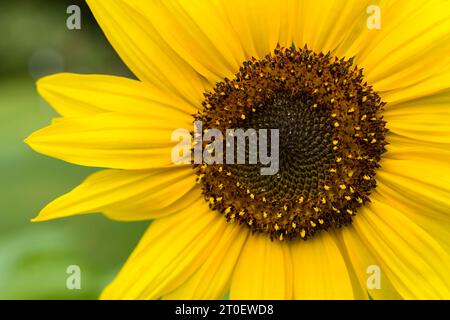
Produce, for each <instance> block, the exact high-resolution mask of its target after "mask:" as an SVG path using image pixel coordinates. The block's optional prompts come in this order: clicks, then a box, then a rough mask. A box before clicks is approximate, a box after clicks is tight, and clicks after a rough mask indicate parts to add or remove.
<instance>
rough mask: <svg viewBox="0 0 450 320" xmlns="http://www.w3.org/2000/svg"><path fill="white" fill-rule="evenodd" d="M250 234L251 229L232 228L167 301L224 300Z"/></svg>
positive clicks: (228, 229)
mask: <svg viewBox="0 0 450 320" xmlns="http://www.w3.org/2000/svg"><path fill="white" fill-rule="evenodd" d="M247 234H248V229H247V228H245V227H242V226H239V225H229V226H228V227H227V228H226V229H225V231H224V233H223V236H222V237H221V238H220V240H219V241H218V242H217V243H216V244H215V248H214V249H213V250H212V252H211V254H210V255H209V256H208V258H207V259H206V261H205V263H204V264H203V265H202V266H201V267H200V269H199V270H198V271H196V272H195V273H194V274H193V275H192V276H191V277H190V278H189V280H187V281H186V282H185V283H184V284H183V285H182V286H180V287H179V288H177V289H176V290H175V291H173V292H171V293H169V294H167V295H165V296H164V297H163V299H169V300H174V299H182V300H185V299H202V300H204V299H223V298H224V297H225V294H226V293H227V291H228V290H229V289H230V282H231V275H232V273H233V270H234V267H235V265H236V262H237V260H238V258H239V255H240V253H241V250H242V247H243V245H244V243H245V240H246V239H247Z"/></svg>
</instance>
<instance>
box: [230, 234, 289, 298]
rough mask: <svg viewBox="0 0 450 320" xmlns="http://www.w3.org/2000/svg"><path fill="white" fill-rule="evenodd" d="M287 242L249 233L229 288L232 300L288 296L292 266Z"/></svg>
mask: <svg viewBox="0 0 450 320" xmlns="http://www.w3.org/2000/svg"><path fill="white" fill-rule="evenodd" d="M291 263H292V261H291V255H290V252H289V247H288V244H287V243H280V242H278V241H270V239H268V237H267V235H251V236H249V238H248V239H247V242H246V244H245V245H244V248H243V250H242V253H241V256H240V258H239V261H238V263H237V265H236V270H235V272H234V274H233V278H232V281H231V289H230V298H231V299H239V300H240V299H252V300H253V299H291V298H292V281H293V279H292V266H291Z"/></svg>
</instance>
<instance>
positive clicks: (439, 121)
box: [384, 90, 450, 143]
mask: <svg viewBox="0 0 450 320" xmlns="http://www.w3.org/2000/svg"><path fill="white" fill-rule="evenodd" d="M449 103H450V91H449V90H447V91H445V92H441V93H439V94H436V95H435V96H430V97H427V98H421V99H416V100H413V101H409V102H403V103H399V104H396V105H389V107H388V108H387V110H386V112H385V113H384V116H385V119H386V121H387V127H388V128H389V130H391V131H392V132H394V133H396V134H398V135H401V136H404V137H408V138H411V139H415V140H420V141H425V142H433V143H450V125H449V124H450V109H449V108H448V105H449Z"/></svg>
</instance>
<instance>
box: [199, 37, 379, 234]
mask: <svg viewBox="0 0 450 320" xmlns="http://www.w3.org/2000/svg"><path fill="white" fill-rule="evenodd" d="M205 97H206V98H205V100H204V101H203V106H204V110H203V111H202V112H199V113H198V115H197V116H196V120H200V121H202V123H203V126H204V127H205V129H204V130H208V128H219V129H220V130H222V131H223V132H225V131H226V130H227V128H230V127H234V128H243V129H268V128H269V129H273V128H275V129H278V130H279V135H280V150H281V153H280V154H279V172H277V173H276V174H275V175H261V173H260V169H261V166H260V165H252V164H225V165H222V164H213V165H201V166H199V165H196V166H195V170H196V173H197V174H198V177H199V179H198V181H199V183H201V185H202V190H203V195H204V197H205V199H206V201H208V202H209V205H210V207H211V208H212V209H214V210H216V211H219V212H221V213H222V214H223V215H224V216H225V217H226V219H227V220H228V221H230V222H234V221H237V222H239V223H242V224H245V225H247V226H249V227H250V228H251V229H252V230H253V231H258V232H263V233H267V234H269V235H270V237H271V238H276V239H280V240H283V239H295V238H303V239H307V238H308V237H310V236H312V235H313V234H314V233H315V232H316V231H317V230H320V229H329V228H338V227H341V226H343V225H346V224H348V223H350V222H351V220H352V216H353V215H355V214H356V211H357V209H358V207H360V206H361V205H363V204H364V203H365V202H367V201H368V199H369V194H370V192H371V190H372V189H373V188H374V187H375V186H376V182H375V180H374V176H375V170H376V168H377V167H378V166H379V164H378V162H379V161H380V157H381V154H382V153H383V152H385V145H386V141H385V134H386V128H385V121H383V119H382V115H381V112H382V110H383V105H384V103H383V102H382V101H381V98H380V97H379V95H378V94H377V93H376V92H374V91H373V90H372V87H371V86H369V85H367V83H366V82H364V77H363V73H362V70H361V69H359V68H358V67H357V66H353V59H348V60H345V59H338V58H337V57H332V55H331V54H330V53H329V52H328V53H327V54H323V53H318V54H317V53H315V52H313V51H311V50H308V48H307V47H306V46H305V48H304V49H297V48H296V47H295V45H292V46H291V47H290V48H282V47H280V46H278V47H277V48H276V49H275V50H274V51H273V53H271V54H268V55H266V56H265V58H263V59H260V60H257V59H252V60H250V61H246V62H244V63H243V65H242V67H241V68H240V70H239V72H238V73H237V74H236V76H235V78H234V79H232V80H230V79H224V81H223V82H220V83H218V84H217V85H216V87H215V89H214V91H213V92H209V93H206V94H205ZM255 132H256V131H255ZM249 139H250V137H249ZM249 157H250V155H249V150H248V148H247V150H246V158H247V159H248V158H249Z"/></svg>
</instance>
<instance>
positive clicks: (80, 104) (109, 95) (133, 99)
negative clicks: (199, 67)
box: [37, 73, 197, 117]
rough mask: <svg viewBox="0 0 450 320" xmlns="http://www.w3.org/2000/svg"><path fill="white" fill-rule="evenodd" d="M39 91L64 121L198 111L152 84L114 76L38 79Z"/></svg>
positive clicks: (64, 75) (56, 75) (61, 74)
mask: <svg viewBox="0 0 450 320" xmlns="http://www.w3.org/2000/svg"><path fill="white" fill-rule="evenodd" d="M37 89H38V92H39V93H40V95H41V96H42V97H43V98H44V99H45V100H46V101H47V102H49V103H50V105H52V107H53V108H54V109H55V110H56V111H57V112H58V113H59V114H61V115H62V116H65V117H72V116H73V117H78V116H87V115H93V114H96V113H101V112H108V111H118V112H123V113H130V114H142V115H150V116H152V115H153V114H157V113H164V112H166V110H167V109H174V110H175V111H176V112H184V113H186V114H193V113H195V112H196V110H197V109H196V107H194V106H192V105H191V104H188V103H186V102H184V101H183V100H181V99H178V98H176V97H175V96H174V95H170V94H167V93H164V92H162V91H161V90H159V89H158V88H156V87H155V86H152V85H151V84H148V83H143V82H140V81H136V80H132V79H127V78H122V77H115V76H104V75H78V74H70V73H59V74H55V75H51V76H47V77H44V78H41V79H39V81H38V82H37Z"/></svg>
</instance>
